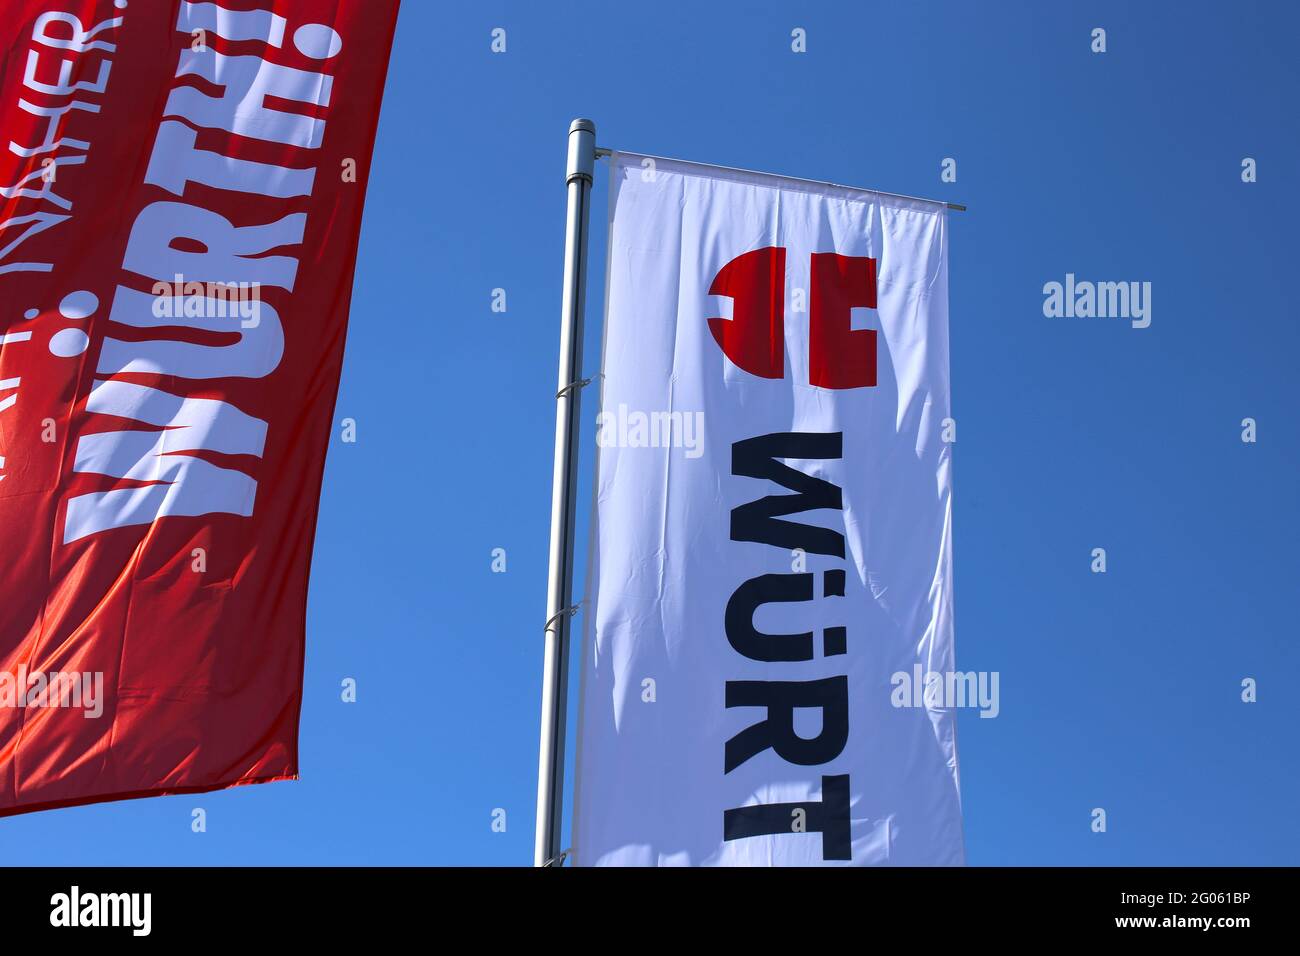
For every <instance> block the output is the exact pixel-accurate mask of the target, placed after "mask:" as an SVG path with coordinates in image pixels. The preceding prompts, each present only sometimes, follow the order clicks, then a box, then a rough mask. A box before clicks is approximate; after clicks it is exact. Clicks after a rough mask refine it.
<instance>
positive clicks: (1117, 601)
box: [0, 0, 1300, 865]
mask: <svg viewBox="0 0 1300 956" xmlns="http://www.w3.org/2000/svg"><path fill="white" fill-rule="evenodd" d="M494 27H503V28H504V29H505V30H506V31H507V52H506V53H505V54H499V55H494V54H493V53H491V52H490V50H489V44H490V39H491V38H490V32H491V30H492V29H493V28H494ZM795 27H803V28H804V29H806V31H807V38H808V39H807V44H808V52H807V53H805V54H795V53H792V52H791V50H790V32H791V30H792V29H794V28H795ZM1094 27H1104V28H1105V29H1106V31H1107V47H1108V49H1107V52H1106V53H1105V54H1100V55H1098V54H1093V53H1091V52H1090V32H1091V30H1092V29H1093V28H1094ZM1297 32H1300V14H1298V13H1297V10H1296V7H1295V6H1294V5H1293V4H1289V3H1282V2H1277V3H1224V2H1216V3H1208V2H1186V0H1177V2H1175V0H1162V2H1144V3H1140V4H1135V3H1131V2H1088V3H1078V2H1074V3H1052V4H1044V3H1040V2H1029V0H1022V2H1007V0H998V2H993V0H990V2H984V3H970V2H956V0H954V2H915V3H884V2H829V0H824V2H816V3H811V2H810V3H802V4H796V3H776V2H762V0H745V2H740V0H729V2H711V3H698V2H692V3H687V2H678V0H673V2H659V3H655V4H650V5H646V4H638V3H624V4H610V3H595V2H584V3H576V2H567V3H566V2H554V0H553V2H548V3H545V4H541V3H525V2H522V0H520V2H512V3H503V2H483V0H475V2H473V3H470V2H465V0H462V2H437V3H435V2H431V0H406V2H405V3H404V5H403V10H402V16H401V20H400V23H399V26H398V33H397V45H396V49H395V51H394V56H393V63H392V68H391V71H390V74H389V82H388V91H387V98H386V101H385V104H384V110H383V118H382V123H381V126H380V135H379V142H378V145H377V153H376V160H375V166H374V169H373V178H372V181H371V185H370V194H369V200H368V206H367V210H366V217H365V226H364V232H363V236H362V245H361V254H360V260H359V263H358V268H357V278H356V297H355V301H354V304H353V309H352V320H351V329H350V334H349V339H348V346H347V360H346V364H345V370H344V376H343V385H342V391H341V394H340V397H339V405H338V411H337V414H336V420H337V419H340V418H343V417H351V418H354V419H356V421H357V425H358V441H357V443H356V444H355V445H344V444H341V443H339V442H338V441H337V434H336V439H335V441H334V443H333V444H332V446H331V450H330V455H329V464H328V469H327V473H326V480H325V490H324V499H323V502H322V509H321V520H320V527H319V535H318V538H317V542H316V556H315V565H314V573H313V580H312V588H311V601H310V608H309V615H308V653H307V677H306V696H305V704H304V708H303V711H304V712H303V721H302V775H303V778H302V780H301V781H299V782H295V783H277V784H270V785H264V786H257V787H246V788H240V789H237V790H233V791H227V792H222V793H214V794H206V795H201V796H182V797H169V798H162V799H153V800H140V801H130V802H125V803H117V804H104V805H99V806H91V807H83V808H76V809H67V810H57V811H52V812H46V813H39V814H34V815H30V816H24V817H16V818H9V819H4V820H0V842H3V845H4V847H5V854H6V858H7V859H8V860H10V861H11V862H14V863H21V864H234V863H255V864H361V863H371V864H388V863H403V864H519V865H522V864H527V863H529V862H530V861H531V853H532V838H533V804H534V793H535V775H536V747H537V730H538V701H539V691H540V669H541V646H542V640H541V638H542V624H543V619H544V617H545V607H544V605H545V578H546V547H547V528H548V520H549V514H548V509H549V500H550V478H551V449H552V440H553V422H554V417H553V402H552V395H553V392H554V388H555V364H556V354H557V344H558V319H559V293H560V279H561V253H562V238H563V214H564V187H563V168H564V148H565V131H566V129H567V127H568V123H569V121H570V120H571V119H572V118H573V117H575V116H589V117H591V118H592V119H594V120H595V121H596V123H597V126H598V130H599V141H600V143H601V144H602V145H605V146H613V147H622V148H626V149H630V150H639V151H644V152H650V153H658V154H662V155H668V156H680V157H684V158H690V159H695V160H700V161H705V162H716V163H720V164H726V165H735V166H744V167H749V168H754V169H763V170H769V171H772V172H779V173H786V174H790V175H796V176H804V177H809V178H816V179H826V180H833V181H836V182H842V183H847V184H853V185H861V186H870V187H876V188H879V189H884V190H889V191H894V192H902V193H909V194H914V195H922V196H933V197H937V198H947V199H952V200H955V201H960V202H965V203H968V204H969V205H970V211H969V212H967V213H964V214H954V216H953V222H952V231H951V237H952V238H951V248H952V263H951V312H952V333H951V337H952V366H953V367H952V379H953V393H954V410H955V414H956V418H957V421H958V440H957V444H956V447H955V455H954V458H955V471H954V475H955V478H954V480H955V504H954V509H955V581H956V635H957V664H958V667H959V668H961V669H963V670H996V671H999V672H1000V674H1001V697H1002V700H1001V715H1000V716H999V717H998V718H997V719H994V720H981V719H979V717H978V715H977V713H976V712H974V711H963V712H961V713H960V721H959V748H960V758H961V767H962V781H963V796H964V803H965V813H966V838H967V849H968V856H969V861H970V862H971V863H972V864H990V865H996V864H1178V865H1187V864H1297V863H1300V828H1298V827H1297V823H1296V810H1295V794H1296V791H1297V783H1298V782H1300V781H1298V779H1297V773H1298V772H1297V769H1296V767H1297V759H1296V758H1297V749H1298V748H1297V744H1296V731H1297V728H1298V727H1300V721H1297V719H1296V711H1295V706H1296V705H1295V691H1296V688H1297V686H1300V651H1298V650H1297V646H1298V641H1297V637H1298V635H1297V630H1296V625H1295V619H1294V615H1293V614H1292V612H1291V608H1292V607H1293V606H1294V604H1295V602H1296V596H1297V593H1300V591H1298V589H1297V587H1296V583H1295V576H1296V572H1297V560H1296V557H1295V547H1296V541H1297V539H1300V520H1298V515H1297V505H1296V497H1295V495H1296V485H1297V482H1296V477H1297V462H1298V460H1300V458H1298V454H1297V440H1298V439H1300V428H1298V427H1297V420H1298V419H1297V412H1296V398H1295V395H1296V392H1295V389H1296V372H1295V368H1296V360H1297V355H1300V333H1298V332H1297V321H1296V317H1297V311H1296V304H1295V299H1294V294H1293V291H1292V290H1293V289H1294V285H1295V274H1296V268H1295V264H1294V262H1293V261H1292V260H1293V257H1294V255H1295V252H1296V247H1297V244H1296V242H1295V240H1294V233H1293V230H1294V229H1295V223H1296V218H1297V217H1296V213H1297V199H1296V195H1297V188H1298V187H1297V181H1296V170H1297V163H1298V161H1300V136H1298V134H1297V128H1298V127H1297V124H1296V121H1295V117H1294V111H1295V103H1296V101H1297V100H1298V99H1300V95H1298V94H1300V76H1298V71H1300V66H1298V65H1297V61H1296V58H1295V54H1294V42H1293V41H1294V38H1295V36H1296V35H1297ZM945 157H952V158H954V159H956V160H957V173H958V178H957V182H956V183H952V184H948V183H941V182H940V165H941V162H942V160H943V159H944V158H945ZM1244 157H1253V158H1255V159H1256V160H1257V162H1258V176H1259V181H1258V182H1257V183H1254V184H1243V183H1242V182H1241V175H1240V173H1241V161H1242V159H1243V158H1244ZM605 183H606V180H605V171H604V166H603V164H602V166H601V167H600V168H599V169H598V171H597V187H596V190H595V195H596V205H595V210H594V213H593V224H592V225H593V228H592V261H591V274H592V277H593V278H592V286H591V292H590V296H591V302H592V308H591V309H590V310H589V313H588V318H589V323H588V331H589V335H588V361H587V371H588V374H590V372H591V371H592V370H594V368H595V361H596V356H598V354H599V353H598V349H597V345H598V342H599V332H600V328H599V326H600V321H599V320H600V315H599V304H600V302H601V299H602V294H601V283H602V279H603V273H604V242H605V215H606V202H605V188H604V187H605ZM1067 272H1073V273H1075V274H1076V275H1077V276H1079V277H1080V278H1083V279H1094V280H1137V281H1149V282H1151V283H1152V285H1153V293H1152V306H1153V311H1152V319H1153V321H1152V324H1151V327H1150V328H1147V329H1144V330H1137V329H1132V328H1130V327H1129V325H1128V324H1127V323H1124V322H1118V321H1101V320H1086V319H1048V318H1045V317H1044V315H1043V311H1042V303H1043V293H1042V288H1043V285H1044V283H1046V282H1049V281H1053V280H1056V281H1062V280H1063V279H1064V277H1065V274H1066V273H1067ZM498 287H500V288H504V289H505V290H506V293H507V305H508V311H507V312H506V313H505V314H496V313H493V312H492V311H491V308H490V306H491V297H492V290H493V289H494V288H498ZM595 414H596V409H595V407H594V405H593V404H592V403H591V396H590V395H589V396H588V402H587V403H586V404H585V405H584V409H583V418H584V422H585V427H586V430H587V433H588V436H589V439H590V440H589V441H588V443H587V447H586V449H585V450H584V459H583V472H584V475H586V474H589V473H590V463H591V456H590V454H589V453H590V451H591V450H592V449H593V448H594V432H595V427H594V426H595ZM1245 417H1252V418H1255V419H1256V420H1257V422H1258V435H1259V440H1258V442H1257V443H1256V444H1244V443H1243V442H1242V441H1241V438H1240V433H1241V424H1240V423H1241V420H1242V419H1243V418H1245ZM582 501H583V502H584V504H583V506H582V508H581V511H582V519H581V522H580V525H581V526H580V530H579V538H580V540H583V541H585V524H586V510H587V507H586V504H585V502H587V501H589V483H588V482H586V481H584V484H583V497H582ZM1096 547H1104V548H1105V549H1106V551H1107V555H1108V572H1107V573H1106V574H1104V575H1098V574H1093V573H1091V572H1090V570H1089V564H1090V560H1091V557H1090V554H1091V551H1092V549H1093V548H1096ZM494 548H505V549H506V551H507V555H508V571H507V572H506V573H505V574H493V573H492V572H491V567H490V565H491V552H492V549H494ZM580 560H583V561H585V557H583V558H581V559H580ZM345 677H354V678H356V680H357V681H358V684H359V702H358V703H356V704H344V703H342V702H340V699H339V685H340V681H341V680H342V679H343V678H345ZM1244 677H1253V678H1255V679H1256V680H1257V681H1258V683H1259V702H1258V703H1255V704H1251V705H1247V704H1243V703H1242V702H1241V701H1240V683H1241V680H1242V678H1244ZM194 807H203V808H205V809H206V811H207V814H208V832H207V833H204V834H195V833H192V832H191V830H190V811H191V809H192V808H194ZM1094 807H1104V808H1106V810H1107V812H1108V815H1109V819H1108V832H1107V833H1105V834H1104V835H1098V834H1094V833H1092V832H1091V831H1090V829H1089V823H1090V811H1091V809H1092V808H1094ZM495 808H503V809H505V811H506V813H507V818H506V819H507V829H506V832H505V833H494V832H493V831H492V828H491V821H492V812H493V810H494V809H495Z"/></svg>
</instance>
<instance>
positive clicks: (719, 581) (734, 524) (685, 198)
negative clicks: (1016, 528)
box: [574, 154, 964, 866]
mask: <svg viewBox="0 0 1300 956" xmlns="http://www.w3.org/2000/svg"><path fill="white" fill-rule="evenodd" d="M610 165H611V180H612V183H611V199H610V238H609V258H608V262H609V267H608V268H609V275H608V279H607V303H606V317H605V339H604V343H605V344H604V359H603V367H602V371H603V379H602V383H603V384H602V405H601V408H602V411H601V414H600V418H599V434H598V442H599V445H600V450H599V465H598V467H597V478H596V509H595V517H594V527H593V547H592V552H593V559H592V568H591V573H590V574H589V593H588V595H587V605H586V608H585V610H586V612H587V613H586V618H587V629H586V631H587V633H586V640H585V644H584V651H583V660H582V697H581V719H580V730H579V741H578V751H579V752H578V758H577V770H576V776H577V781H576V789H577V796H576V806H575V810H574V853H575V857H576V862H577V863H578V864H579V865H601V864H603V865H610V864H613V865H763V866H767V865H824V864H825V865H833V864H840V865H844V864H850V863H852V864H892V865H900V864H901V865H917V864H960V863H962V862H964V851H963V845H962V829H961V809H960V802H959V796H958V773H957V752H956V743H955V740H954V729H955V727H954V725H955V715H954V713H953V711H952V706H953V701H952V700H950V699H947V697H946V696H945V695H943V694H942V693H938V692H936V693H929V691H931V690H936V691H941V690H942V688H943V680H944V676H945V675H952V674H953V633H952V632H953V624H952V571H951V563H952V562H951V530H952V522H951V469H950V462H951V444H950V443H951V441H952V440H953V437H954V436H953V422H952V420H951V418H950V414H951V413H950V407H949V384H948V383H949V375H948V269H947V221H946V211H945V209H944V208H943V206H942V205H941V204H937V203H932V202H923V201H917V200H909V199H902V198H897V197H893V196H885V195H881V194H879V193H872V192H866V191H861V190H855V189H848V188H844V187H838V186H830V185H821V184H814V183H808V182H803V181H799V180H790V179H783V178H780V177H775V176H767V175H761V174H756V173H745V172H739V171H735V170H725V169H718V168H716V167H709V166H701V165H695V164H692V163H681V162H676V161H667V160H662V159H656V160H651V159H649V158H645V157H641V156H635V155H630V154H615V155H614V156H613V157H612V158H611V163H610ZM933 675H938V676H937V677H935V676H933ZM919 684H924V685H925V691H926V692H923V688H922V687H921V686H917V685H919ZM952 684H953V681H952V680H951V679H949V680H948V681H947V686H949V687H951V686H952Z"/></svg>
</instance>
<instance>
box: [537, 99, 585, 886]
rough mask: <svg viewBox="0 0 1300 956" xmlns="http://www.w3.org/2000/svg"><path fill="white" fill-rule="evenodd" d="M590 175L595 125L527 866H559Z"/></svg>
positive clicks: (570, 234)
mask: <svg viewBox="0 0 1300 956" xmlns="http://www.w3.org/2000/svg"><path fill="white" fill-rule="evenodd" d="M595 167H596V124H595V123H593V122H592V121H591V120H587V119H576V120H574V121H573V123H572V124H570V126H569V161H568V169H567V170H566V174H565V182H566V184H567V186H568V191H569V206H568V218H567V223H566V225H565V233H564V297H563V303H562V307H561V316H560V375H559V381H558V385H557V388H558V390H557V391H556V393H555V471H554V475H553V477H552V479H551V554H550V571H549V573H548V579H547V586H546V652H545V659H544V663H543V669H542V739H541V744H540V746H539V748H538V755H537V840H536V843H535V845H534V849H533V865H534V866H551V865H555V864H557V863H561V862H562V860H561V859H560V857H561V852H562V851H561V849H560V838H561V830H562V824H561V816H562V812H563V809H564V730H565V716H566V709H567V700H568V684H569V620H570V618H571V617H572V616H573V614H574V613H575V612H576V611H577V608H576V607H574V606H572V605H571V604H570V603H569V602H570V601H571V600H572V592H573V522H574V496H575V493H576V491H577V489H576V488H575V487H574V472H575V471H576V465H577V462H578V424H579V423H578V404H579V398H580V393H581V391H582V387H583V386H584V385H586V384H587V383H586V382H585V381H580V380H579V376H580V375H581V374H582V314H583V305H584V300H585V294H584V293H585V288H586V279H587V218H588V212H589V210H590V206H591V182H592V174H593V173H594V172H595Z"/></svg>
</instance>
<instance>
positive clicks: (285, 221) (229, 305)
mask: <svg viewBox="0 0 1300 956" xmlns="http://www.w3.org/2000/svg"><path fill="white" fill-rule="evenodd" d="M397 7H398V0H220V3H206V2H198V3H189V2H183V0H170V2H160V0H6V2H5V13H4V16H3V17H2V18H0V69H2V70H3V74H2V75H0V131H2V132H0V815H3V814H8V813H17V812H23V811H29V810H38V809H44V808H49V807H56V806H66V805H70V804H78V803H90V802H95V801H99V800H111V799H118V798H124V797H137V796H149V795H157V794H166V793H183V792H193V791H203V790H212V789H217V788H221V787H228V786H234V785H238V784H244V783H258V782H263V781H268V780H283V779H292V778H294V777H296V776H297V773H298V746H297V736H298V715H299V709H300V704H301V698H302V669H303V648H304V624H305V613H306V594H307V576H308V569H309V563H310V558H311V545H312V539H313V535H314V530H315V523H316V512H317V501H318V497H319V491H320V483H321V474H322V470H323V467H324V459H325V451H326V445H327V443H328V441H329V438H330V435H331V418H332V415H333V404H334V400H335V396H336V394H337V389H338V380H339V370H340V365H341V362H342V354H343V340H344V334H345V331H346V326H347V312H348V306H349V302H350V297H351V285H352V272H353V267H354V264H355V256H356V246H357V237H358V232H359V229H360V220H361V210H362V205H363V200H364V196H365V186H366V179H367V176H366V174H367V169H368V166H369V159H370V154H371V150H372V148H373V144H374V135H375V126H376V123H377V121H378V115H379V104H380V99H381V95H382V90H383V83H384V74H385V70H386V66H387V61H388V54H389V49H390V47H391V43H392V37H393V30H394V27H395V24H396V19H397Z"/></svg>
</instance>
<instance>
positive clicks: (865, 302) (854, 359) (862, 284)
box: [709, 246, 876, 388]
mask: <svg viewBox="0 0 1300 956" xmlns="http://www.w3.org/2000/svg"><path fill="white" fill-rule="evenodd" d="M810 276H811V289H810V290H809V301H808V383H809V384H810V385H816V386H818V387H820V388H865V387H869V386H872V385H875V384H876V331H875V329H855V328H853V325H852V316H853V309H858V308H867V309H874V308H876V260H875V259H872V258H869V257H867V256H841V255H839V254H838V253H834V252H814V253H813V254H812V261H811V268H810ZM709 295H718V296H725V297H726V298H729V299H731V300H732V302H733V308H732V314H731V318H730V319H722V318H715V319H709V331H710V332H712V333H713V338H714V340H715V341H716V342H717V343H718V345H719V346H720V347H721V348H722V351H723V352H724V353H725V354H726V356H727V358H729V359H731V361H732V362H733V363H735V364H736V366H738V367H739V368H742V369H744V370H745V371H746V372H749V373H750V374H751V375H757V376H758V377H760V378H784V377H785V249H784V247H782V246H765V247H764V248H762V249H755V250H754V251H752V252H746V253H745V254H744V255H742V256H737V257H736V258H735V259H732V260H731V261H730V262H728V263H727V264H726V265H725V266H723V267H722V268H721V269H719V270H718V274H717V276H715V277H714V279H713V284H712V285H711V286H709Z"/></svg>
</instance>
